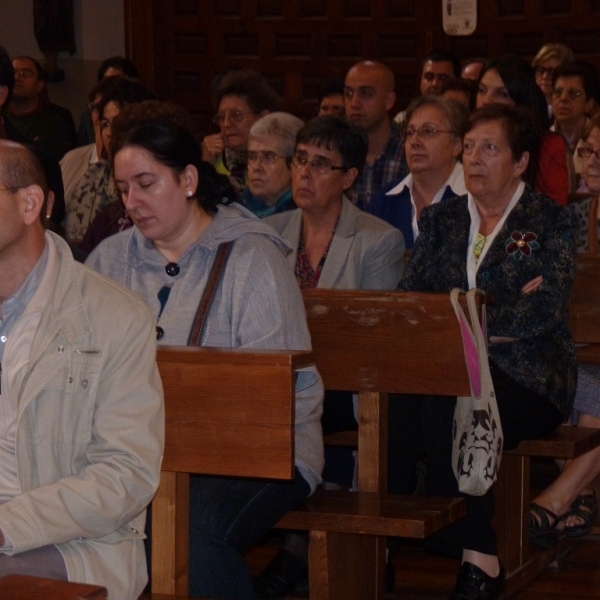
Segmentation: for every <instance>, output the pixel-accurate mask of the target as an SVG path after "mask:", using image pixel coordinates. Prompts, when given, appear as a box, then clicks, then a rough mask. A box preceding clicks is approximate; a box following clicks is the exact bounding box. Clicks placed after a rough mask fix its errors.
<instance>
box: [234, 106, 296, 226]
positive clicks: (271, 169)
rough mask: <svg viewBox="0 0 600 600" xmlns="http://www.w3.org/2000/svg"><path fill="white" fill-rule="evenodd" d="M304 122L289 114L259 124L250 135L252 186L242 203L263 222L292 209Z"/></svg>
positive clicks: (269, 115) (263, 120) (275, 114)
mask: <svg viewBox="0 0 600 600" xmlns="http://www.w3.org/2000/svg"><path fill="white" fill-rule="evenodd" d="M303 126H304V122H303V121H302V120H301V119H299V118H298V117H295V116H294V115H290V114H289V113H286V112H274V113H271V114H268V115H267V116H265V117H263V118H262V119H260V120H258V121H256V123H254V125H252V128H251V129H250V134H249V136H248V152H247V153H246V158H247V161H248V187H247V188H246V189H245V190H244V192H243V193H242V204H243V205H244V206H245V207H246V208H247V209H249V210H251V211H252V212H253V213H254V214H255V215H256V216H257V217H260V218H261V219H262V218H263V217H268V216H269V215H274V214H277V213H280V212H284V211H286V210H290V209H292V208H296V205H295V204H294V200H293V199H292V172H291V170H290V164H289V162H290V161H291V159H292V156H293V154H294V146H295V145H296V134H297V133H298V131H299V130H300V129H301V128H302V127H303Z"/></svg>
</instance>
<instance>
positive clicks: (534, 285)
mask: <svg viewBox="0 0 600 600" xmlns="http://www.w3.org/2000/svg"><path fill="white" fill-rule="evenodd" d="M543 282H544V278H543V277H542V276H541V275H538V276H537V277H534V278H533V279H532V280H531V281H528V282H527V283H526V284H525V285H524V286H523V287H522V288H521V291H522V292H523V293H524V294H532V293H533V292H536V291H537V290H538V289H539V287H540V285H542V283H543Z"/></svg>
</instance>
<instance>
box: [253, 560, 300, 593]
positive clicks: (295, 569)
mask: <svg viewBox="0 0 600 600" xmlns="http://www.w3.org/2000/svg"><path fill="white" fill-rule="evenodd" d="M303 583H308V564H306V563H305V562H304V561H302V560H300V559H299V558H297V557H296V556H294V555H293V554H292V553H291V552H288V551H287V550H284V549H281V550H280V551H279V552H278V553H277V554H276V555H275V558H274V559H273V560H272V561H271V562H270V563H269V565H268V566H267V568H266V569H265V570H264V571H263V572H262V573H261V574H260V575H259V576H258V577H257V578H256V579H255V580H254V598H255V599H256V600H278V599H280V598H285V597H286V596H289V595H290V594H291V593H292V592H293V591H294V590H296V589H297V588H298V586H300V585H301V584H303Z"/></svg>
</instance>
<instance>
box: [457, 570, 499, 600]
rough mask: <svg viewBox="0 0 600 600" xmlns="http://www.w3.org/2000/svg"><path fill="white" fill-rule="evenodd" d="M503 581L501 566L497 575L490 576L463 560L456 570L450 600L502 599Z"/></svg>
mask: <svg viewBox="0 0 600 600" xmlns="http://www.w3.org/2000/svg"><path fill="white" fill-rule="evenodd" d="M505 583H506V577H505V573H504V569H503V568H502V567H500V573H499V574H498V576H497V577H490V576H489V575H488V574H487V573H485V572H484V571H482V570H481V569H480V568H479V567H476V566H475V565H474V564H472V563H469V562H465V563H463V564H462V566H461V567H460V571H459V572H458V578H457V580H456V587H455V588H454V593H453V594H452V596H450V600H502V593H503V592H504V584H505Z"/></svg>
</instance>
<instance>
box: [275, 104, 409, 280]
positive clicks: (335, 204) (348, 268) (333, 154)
mask: <svg viewBox="0 0 600 600" xmlns="http://www.w3.org/2000/svg"><path fill="white" fill-rule="evenodd" d="M366 149H367V142H366V139H365V136H364V134H363V132H362V131H361V130H359V129H358V128H357V127H356V126H354V125H352V124H350V123H348V122H346V121H343V120H342V119H340V118H338V117H333V116H327V117H319V118H317V119H313V120H312V121H311V122H310V123H308V124H307V125H306V126H305V127H304V128H302V129H301V130H300V131H299V133H298V137H297V140H296V151H295V154H294V157H293V158H292V160H291V166H292V195H293V197H294V202H295V203H296V206H297V207H298V208H297V209H296V210H293V211H287V212H284V213H280V214H277V215H273V216H271V217H268V218H267V219H266V220H265V221H266V222H267V223H269V224H270V225H271V226H272V227H274V228H275V229H276V230H277V232H278V233H279V234H281V236H282V237H283V238H284V239H286V240H287V241H289V242H290V244H291V245H292V248H293V251H292V252H291V253H289V254H288V261H289V262H290V265H291V266H292V267H293V268H294V270H295V274H296V279H297V280H298V284H299V285H300V287H301V288H305V287H319V288H337V289H370V290H375V289H380V290H382V289H395V288H396V286H397V284H398V282H399V281H400V278H401V277H402V272H403V270H404V238H403V236H402V234H401V233H400V231H398V230H397V229H396V228H394V227H392V226H391V225H389V224H388V223H386V222H385V221H382V220H381V219H379V218H377V217H374V216H373V215H370V214H367V213H365V212H363V211H361V210H359V209H358V208H356V207H355V206H354V205H353V204H352V203H351V202H350V201H349V200H348V199H347V198H346V197H345V196H344V192H345V191H346V190H348V189H349V188H350V187H351V186H352V184H353V183H354V180H355V179H356V176H357V175H358V171H359V169H360V167H361V166H362V165H364V163H365V156H366Z"/></svg>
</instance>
